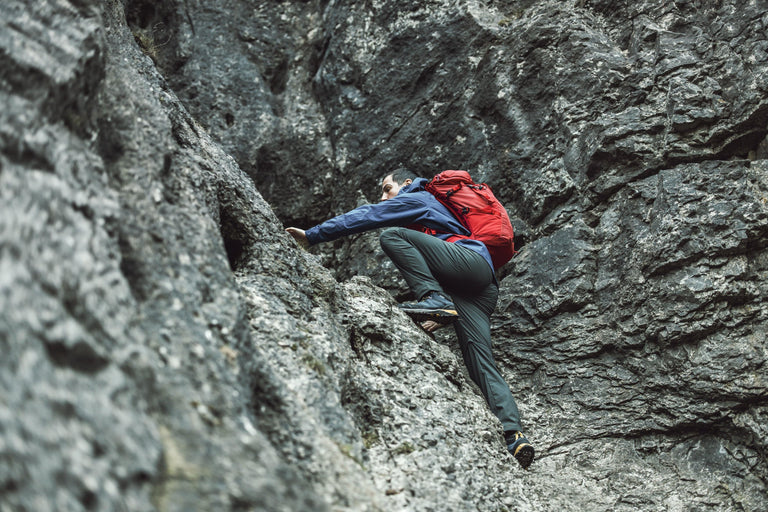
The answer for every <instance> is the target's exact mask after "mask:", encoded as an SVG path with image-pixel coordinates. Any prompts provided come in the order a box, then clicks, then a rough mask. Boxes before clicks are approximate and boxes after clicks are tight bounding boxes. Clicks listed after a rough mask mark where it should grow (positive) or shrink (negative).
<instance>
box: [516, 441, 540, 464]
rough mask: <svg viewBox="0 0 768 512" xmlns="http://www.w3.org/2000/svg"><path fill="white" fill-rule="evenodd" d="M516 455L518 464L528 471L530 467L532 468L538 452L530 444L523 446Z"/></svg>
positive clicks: (517, 450) (519, 447)
mask: <svg viewBox="0 0 768 512" xmlns="http://www.w3.org/2000/svg"><path fill="white" fill-rule="evenodd" d="M514 455H515V458H516V459H517V462H518V463H519V464H520V465H521V466H522V467H523V469H528V466H530V465H531V463H532V462H533V458H534V456H535V455H536V452H535V451H534V449H533V446H531V445H529V444H521V445H520V446H518V447H517V449H516V450H515V454H514Z"/></svg>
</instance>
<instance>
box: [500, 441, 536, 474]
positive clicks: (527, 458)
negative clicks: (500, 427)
mask: <svg viewBox="0 0 768 512" xmlns="http://www.w3.org/2000/svg"><path fill="white" fill-rule="evenodd" d="M505 437H506V441H507V450H509V453H511V454H512V455H513V456H514V457H515V459H517V462H519V463H520V465H521V466H522V467H523V469H528V466H530V465H531V462H533V456H534V455H535V453H536V452H535V451H534V449H533V446H531V443H530V441H528V439H526V437H525V436H524V435H523V433H522V432H509V433H506V434H505Z"/></svg>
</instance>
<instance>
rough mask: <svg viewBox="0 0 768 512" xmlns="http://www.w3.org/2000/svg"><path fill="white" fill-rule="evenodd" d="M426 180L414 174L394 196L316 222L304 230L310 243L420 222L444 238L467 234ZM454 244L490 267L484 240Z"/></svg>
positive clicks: (437, 235)
mask: <svg viewBox="0 0 768 512" xmlns="http://www.w3.org/2000/svg"><path fill="white" fill-rule="evenodd" d="M427 182H428V180H426V179H424V178H417V179H416V180H414V181H413V183H411V184H410V185H406V186H404V187H402V188H401V189H400V192H399V193H398V194H397V196H395V197H393V198H392V199H388V200H386V201H382V202H380V203H376V204H365V205H363V206H359V207H357V208H355V209H354V210H352V211H350V212H347V213H345V214H343V215H339V216H338V217H334V218H332V219H330V220H327V221H325V222H323V223H322V224H318V225H317V226H315V227H312V228H310V229H308V230H307V231H306V235H307V240H308V241H309V243H310V245H314V244H317V243H320V242H330V241H331V240H336V239H337V238H340V237H342V236H346V235H354V234H356V233H362V232H363V231H369V230H371V229H377V228H384V227H393V226H410V225H411V224H421V225H422V226H425V227H428V228H431V229H434V230H436V231H439V232H440V233H438V234H436V235H435V236H436V237H438V238H440V239H442V240H445V239H447V238H449V237H450V236H451V235H464V236H469V235H470V232H469V230H467V228H465V227H464V226H463V225H462V224H461V223H460V222H459V221H458V220H457V219H456V217H454V215H453V214H452V213H451V212H450V210H448V208H446V207H445V206H444V205H443V204H442V203H441V202H440V201H438V200H437V199H436V198H435V196H433V195H432V194H430V193H429V192H427V191H426V190H424V186H425V185H426V184H427ZM454 243H455V244H458V245H461V246H463V247H466V248H467V249H470V250H472V251H475V252H476V253H478V254H480V256H482V257H483V258H484V259H485V261H487V262H488V265H490V267H491V269H493V263H492V261H491V255H490V253H489V252H488V249H487V248H486V247H485V244H483V243H482V242H480V241H478V240H472V239H469V238H462V239H459V240H456V241H455V242H454Z"/></svg>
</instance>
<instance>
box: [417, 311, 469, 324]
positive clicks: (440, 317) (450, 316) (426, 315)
mask: <svg viewBox="0 0 768 512" xmlns="http://www.w3.org/2000/svg"><path fill="white" fill-rule="evenodd" d="M403 312H405V313H406V314H407V315H408V316H410V317H411V318H413V319H414V320H415V321H417V322H425V321H427V320H432V321H433V322H437V323H439V324H449V323H451V322H453V321H454V320H456V319H457V318H458V317H459V314H458V313H457V312H456V310H455V309H403Z"/></svg>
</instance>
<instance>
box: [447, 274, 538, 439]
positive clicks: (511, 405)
mask: <svg viewBox="0 0 768 512" xmlns="http://www.w3.org/2000/svg"><path fill="white" fill-rule="evenodd" d="M498 293H499V290H498V287H497V286H496V285H495V284H490V285H488V287H487V288H486V289H485V290H484V291H483V293H481V294H479V295H473V296H471V297H465V296H462V295H458V294H452V295H451V298H452V299H453V303H454V305H455V306H456V310H457V311H458V313H459V318H458V319H457V320H456V321H455V322H454V324H453V325H454V328H455V329H456V335H457V337H458V338H459V347H460V348H461V354H462V356H463V357H464V364H465V365H466V367H467V371H468V372H469V376H470V377H471V378H472V380H473V381H474V383H475V384H477V386H478V387H479V388H480V391H481V392H482V393H483V396H484V397H485V400H486V402H487V403H488V407H489V408H490V409H491V412H492V413H493V414H494V415H495V416H496V417H497V418H498V419H499V421H500V422H501V425H502V427H503V428H504V430H505V431H510V430H512V431H514V430H520V431H522V430H523V429H522V426H521V424H520V412H519V410H518V408H517V403H515V399H514V398H513V397H512V392H511V391H510V389H509V385H508V384H507V382H506V381H505V380H504V377H503V376H502V375H501V372H500V371H499V368H498V366H497V365H496V360H495V358H494V357H493V347H492V343H491V327H490V316H491V313H493V310H494V308H495V307H496V299H497V298H498Z"/></svg>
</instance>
